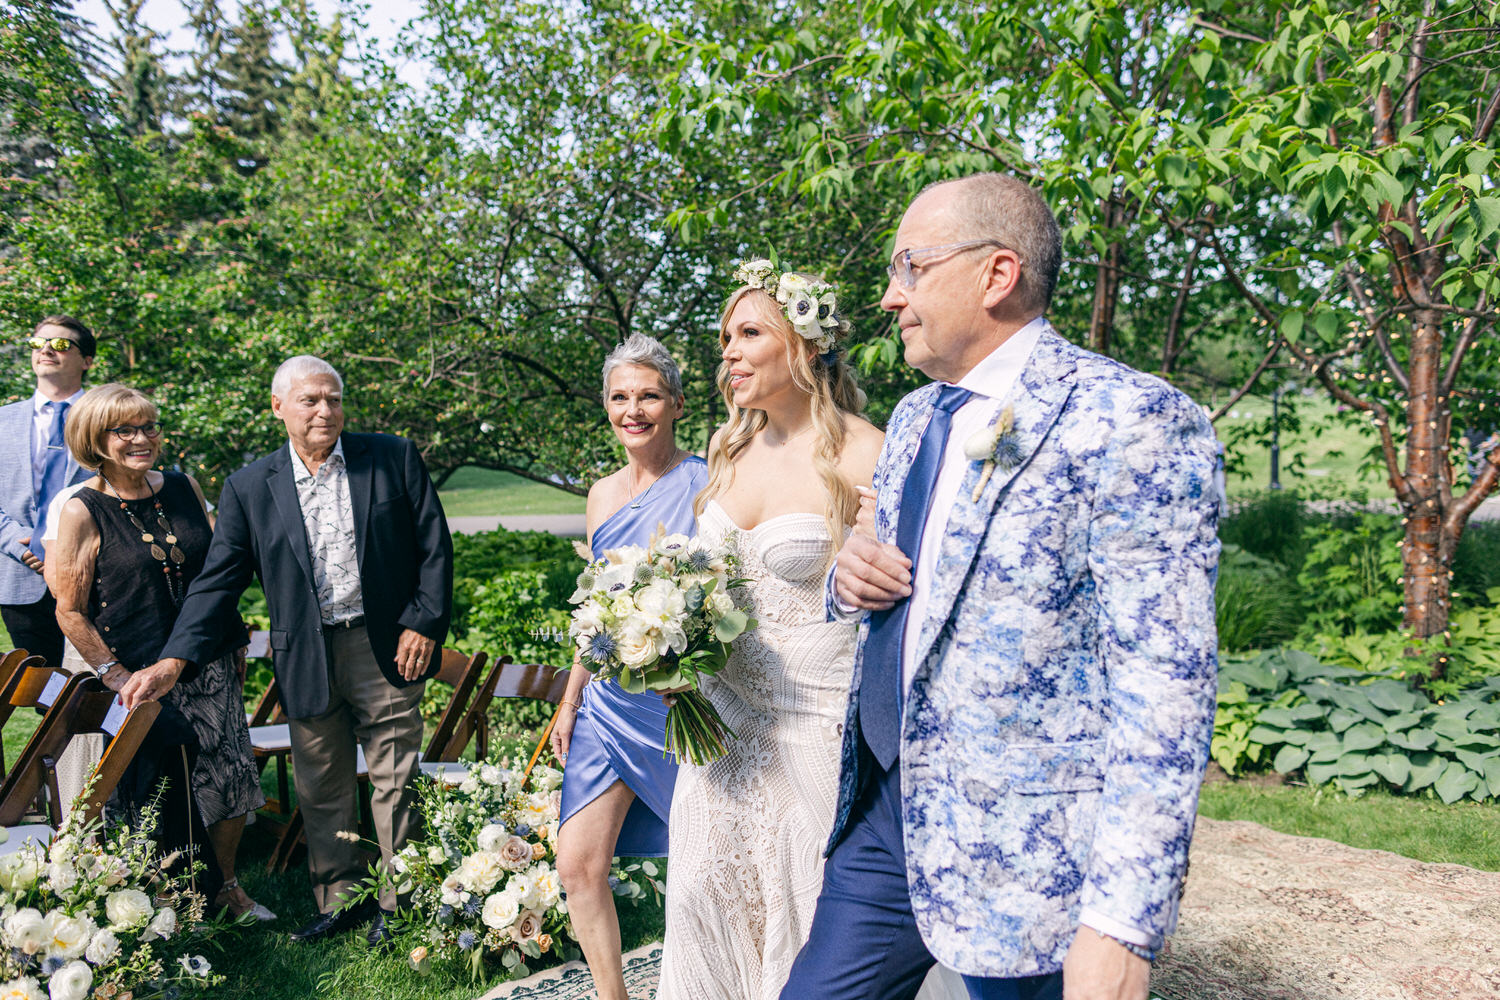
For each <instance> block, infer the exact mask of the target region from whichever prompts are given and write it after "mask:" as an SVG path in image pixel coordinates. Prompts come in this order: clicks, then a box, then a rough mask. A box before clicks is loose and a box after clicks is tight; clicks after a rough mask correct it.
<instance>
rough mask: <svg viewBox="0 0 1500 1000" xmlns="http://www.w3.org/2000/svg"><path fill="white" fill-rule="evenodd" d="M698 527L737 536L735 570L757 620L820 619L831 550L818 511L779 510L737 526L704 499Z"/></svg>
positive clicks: (708, 534) (715, 536) (713, 534)
mask: <svg viewBox="0 0 1500 1000" xmlns="http://www.w3.org/2000/svg"><path fill="white" fill-rule="evenodd" d="M698 531H699V533H700V534H701V535H703V536H704V537H705V538H709V539H712V540H714V541H718V540H720V539H722V538H723V537H724V536H726V535H728V534H730V533H731V532H734V533H735V534H736V535H737V536H738V539H739V545H738V548H739V553H740V575H741V576H743V577H746V578H748V579H749V580H750V581H751V582H750V583H749V584H748V585H747V587H746V590H747V591H748V592H749V597H750V602H751V607H752V614H754V615H755V616H756V618H757V619H758V620H760V621H763V622H767V623H774V624H779V625H804V624H808V623H811V622H821V621H823V620H824V612H823V579H824V577H825V576H826V575H827V574H828V567H829V565H830V564H831V563H832V562H833V557H834V553H835V550H834V545H833V540H832V539H831V538H830V537H829V536H828V525H827V522H826V521H824V519H823V515H821V514H810V513H793V514H781V515H779V516H777V517H773V518H771V519H769V520H766V521H762V522H761V523H760V524H757V525H756V526H755V527H753V528H741V527H740V526H739V525H737V524H736V523H735V522H734V520H733V519H732V518H730V516H729V515H728V514H727V513H725V511H724V508H723V507H720V506H719V503H718V501H717V500H710V501H709V502H708V505H707V507H705V508H704V510H703V514H702V516H701V517H699V519H698Z"/></svg>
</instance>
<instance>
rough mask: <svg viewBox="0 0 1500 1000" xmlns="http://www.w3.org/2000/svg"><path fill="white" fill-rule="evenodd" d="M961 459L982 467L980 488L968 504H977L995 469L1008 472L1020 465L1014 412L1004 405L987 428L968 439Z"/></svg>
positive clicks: (1013, 409)
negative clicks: (976, 463)
mask: <svg viewBox="0 0 1500 1000" xmlns="http://www.w3.org/2000/svg"><path fill="white" fill-rule="evenodd" d="M964 457H965V458H967V459H968V460H969V461H971V462H983V463H984V468H983V469H981V470H980V472H979V485H977V486H975V487H974V494H973V495H972V496H970V497H969V502H970V503H978V502H979V494H981V493H983V492H984V488H985V487H986V486H987V485H989V481H990V476H992V475H994V473H995V469H996V468H997V467H998V468H999V469H1000V470H1001V471H1003V472H1009V471H1010V470H1011V469H1014V468H1015V467H1016V466H1017V465H1019V464H1021V443H1020V442H1019V441H1018V440H1016V408H1015V407H1014V406H1010V405H1007V406H1006V407H1005V409H1003V410H1001V411H1000V413H999V414H998V415H996V417H995V420H994V422H993V423H991V424H990V425H989V426H988V427H984V428H981V429H980V430H977V431H975V432H974V433H973V434H971V435H969V440H967V441H965V442H964Z"/></svg>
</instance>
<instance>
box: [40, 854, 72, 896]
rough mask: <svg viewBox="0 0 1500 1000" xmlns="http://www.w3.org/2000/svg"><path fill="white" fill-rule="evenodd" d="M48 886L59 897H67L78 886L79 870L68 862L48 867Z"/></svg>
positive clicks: (57, 862) (52, 864)
mask: <svg viewBox="0 0 1500 1000" xmlns="http://www.w3.org/2000/svg"><path fill="white" fill-rule="evenodd" d="M47 884H48V885H50V886H51V887H52V891H53V892H55V893H57V894H58V895H60V896H61V895H67V894H68V892H69V890H71V889H72V888H73V887H74V886H75V885H77V884H78V869H77V868H74V867H73V866H72V865H70V864H68V863H67V862H66V861H54V862H52V863H51V864H50V865H48V866H47Z"/></svg>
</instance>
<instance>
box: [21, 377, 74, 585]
mask: <svg viewBox="0 0 1500 1000" xmlns="http://www.w3.org/2000/svg"><path fill="white" fill-rule="evenodd" d="M68 406H69V404H68V403H66V402H63V403H53V404H52V430H51V431H50V432H48V434H47V447H46V448H45V449H44V450H43V451H42V461H41V462H40V463H39V466H38V468H37V469H36V483H35V486H36V527H35V528H33V529H32V531H31V544H29V545H28V546H27V548H29V549H30V550H31V551H32V552H33V553H35V554H36V557H37V558H38V559H41V558H44V555H45V553H44V552H43V550H42V532H44V531H46V530H47V507H48V505H49V504H51V503H52V498H53V497H55V496H57V494H58V493H59V492H60V491H61V490H62V488H63V481H64V480H65V479H67V478H68V446H67V443H66V442H65V441H64V440H63V424H64V422H65V421H66V420H67V416H68Z"/></svg>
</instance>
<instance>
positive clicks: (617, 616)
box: [609, 590, 635, 622]
mask: <svg viewBox="0 0 1500 1000" xmlns="http://www.w3.org/2000/svg"><path fill="white" fill-rule="evenodd" d="M609 614H610V617H611V618H613V619H614V620H615V621H616V622H622V621H624V620H625V619H627V618H629V617H630V616H631V615H633V614H635V598H634V597H632V596H630V594H629V593H628V592H626V591H623V590H622V591H620V592H619V593H618V594H616V595H615V596H614V597H613V598H612V599H611V600H610V602H609Z"/></svg>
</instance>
